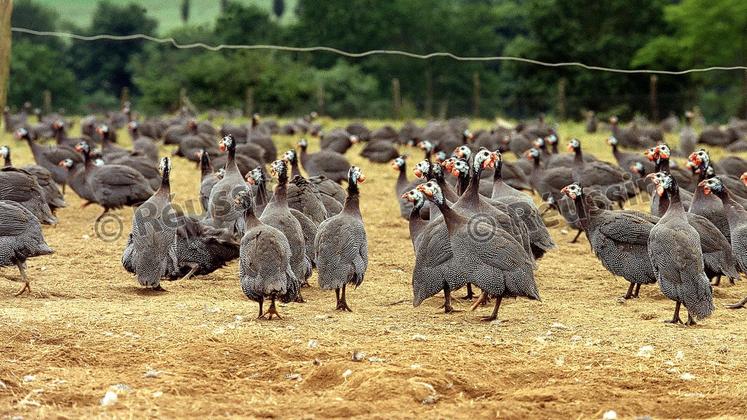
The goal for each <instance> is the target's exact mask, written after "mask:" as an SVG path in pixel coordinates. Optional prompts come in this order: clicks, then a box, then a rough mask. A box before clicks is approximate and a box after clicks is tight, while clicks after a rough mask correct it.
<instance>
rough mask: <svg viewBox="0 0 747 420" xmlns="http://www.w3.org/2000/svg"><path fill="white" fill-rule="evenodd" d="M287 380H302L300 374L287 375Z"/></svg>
mask: <svg viewBox="0 0 747 420" xmlns="http://www.w3.org/2000/svg"><path fill="white" fill-rule="evenodd" d="M285 379H287V380H289V381H300V380H301V379H302V378H301V374H300V373H289V374H287V375H285Z"/></svg>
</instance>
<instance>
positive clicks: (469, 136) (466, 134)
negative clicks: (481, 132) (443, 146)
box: [462, 130, 475, 143]
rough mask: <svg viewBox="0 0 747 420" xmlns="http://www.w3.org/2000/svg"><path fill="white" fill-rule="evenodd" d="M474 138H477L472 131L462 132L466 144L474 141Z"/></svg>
mask: <svg viewBox="0 0 747 420" xmlns="http://www.w3.org/2000/svg"><path fill="white" fill-rule="evenodd" d="M474 138H475V135H474V134H472V132H471V131H469V130H464V131H462V140H463V141H464V142H465V143H468V142H470V141H472V139H474Z"/></svg>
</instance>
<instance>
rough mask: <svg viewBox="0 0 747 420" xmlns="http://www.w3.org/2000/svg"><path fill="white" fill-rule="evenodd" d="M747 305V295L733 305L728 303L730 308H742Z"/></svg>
mask: <svg viewBox="0 0 747 420" xmlns="http://www.w3.org/2000/svg"><path fill="white" fill-rule="evenodd" d="M745 305H747V297H746V298H744V299H742V300H740V301H739V302H737V303H735V304H733V305H726V307H727V308H729V309H742V308H744V307H745Z"/></svg>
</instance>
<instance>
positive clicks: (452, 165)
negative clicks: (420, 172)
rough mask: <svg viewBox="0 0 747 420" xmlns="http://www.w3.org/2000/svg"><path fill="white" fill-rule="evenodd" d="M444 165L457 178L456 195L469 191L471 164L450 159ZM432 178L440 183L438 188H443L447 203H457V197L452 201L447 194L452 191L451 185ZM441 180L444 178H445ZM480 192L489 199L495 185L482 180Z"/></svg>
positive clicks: (433, 177)
mask: <svg viewBox="0 0 747 420" xmlns="http://www.w3.org/2000/svg"><path fill="white" fill-rule="evenodd" d="M423 162H425V161H423ZM442 165H443V167H444V168H446V170H447V171H449V172H450V173H451V175H452V176H454V177H456V179H457V181H456V195H457V196H461V195H462V194H464V191H466V190H467V187H468V186H469V183H470V180H471V179H472V175H471V173H470V165H469V162H468V161H467V160H465V159H457V158H449V159H446V160H445V161H444V162H443V163H442ZM437 166H439V165H434V169H435V168H436V167H437ZM434 175H435V173H434ZM431 178H432V179H435V180H436V181H437V182H438V186H439V187H441V190H442V191H443V192H444V196H445V197H446V200H447V201H451V202H456V200H457V197H455V198H454V199H452V198H450V197H449V195H450V194H448V193H447V190H449V189H451V186H450V185H448V184H446V182H445V181H444V182H440V180H439V179H438V178H437V177H436V176H432V177H431ZM439 178H443V176H441V177H439ZM479 192H480V195H483V196H485V197H488V198H489V197H490V196H491V194H492V192H493V183H492V182H488V180H484V179H481V180H480V187H479Z"/></svg>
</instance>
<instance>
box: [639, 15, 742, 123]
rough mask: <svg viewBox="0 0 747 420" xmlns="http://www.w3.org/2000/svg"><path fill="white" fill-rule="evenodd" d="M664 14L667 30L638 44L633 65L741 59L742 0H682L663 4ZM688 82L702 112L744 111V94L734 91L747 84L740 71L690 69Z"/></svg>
mask: <svg viewBox="0 0 747 420" xmlns="http://www.w3.org/2000/svg"><path fill="white" fill-rule="evenodd" d="M664 16H665V20H666V22H667V24H668V29H669V30H668V31H667V32H665V34H662V35H659V36H657V37H656V38H654V39H652V40H650V41H649V42H648V43H647V44H646V45H645V46H643V47H642V48H640V49H639V50H638V51H637V53H636V55H635V58H634V60H633V63H634V64H636V65H646V66H655V67H659V68H669V69H681V68H689V67H708V66H736V65H745V64H747V32H745V28H747V2H745V1H742V0H684V1H682V2H680V3H678V4H672V5H669V6H667V7H666V8H665V13H664ZM740 28H741V30H740ZM689 81H690V82H691V83H692V84H693V85H695V86H696V87H697V89H698V91H699V94H698V97H699V100H698V102H699V104H700V105H701V107H702V108H703V109H704V110H705V112H706V116H707V117H711V118H719V119H722V120H723V119H725V117H728V116H731V115H736V114H741V115H745V113H747V103H745V101H747V98H744V97H743V95H742V94H741V93H740V89H747V88H746V87H744V85H742V84H747V79H745V78H744V72H741V71H737V72H728V73H727V72H714V73H702V74H694V75H692V76H690V78H689ZM740 85H741V86H740ZM689 105H692V104H689Z"/></svg>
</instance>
